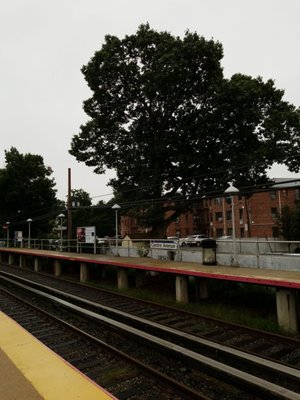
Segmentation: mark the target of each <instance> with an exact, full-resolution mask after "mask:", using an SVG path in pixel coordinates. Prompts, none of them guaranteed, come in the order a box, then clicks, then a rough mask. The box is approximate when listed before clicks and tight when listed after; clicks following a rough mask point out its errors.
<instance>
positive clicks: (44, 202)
mask: <svg viewBox="0 0 300 400" xmlns="http://www.w3.org/2000/svg"><path fill="white" fill-rule="evenodd" d="M51 175H52V170H51V168H50V167H47V166H45V164H44V160H43V157H41V156H40V155H35V154H30V153H27V154H21V153H19V151H18V150H17V149H16V148H14V147H12V148H11V149H10V150H9V151H5V167H4V168H3V169H1V170H0V193H1V196H0V218H1V223H2V224H3V223H5V222H6V221H9V222H10V223H11V226H12V228H13V229H15V230H24V232H27V229H28V223H27V222H26V221H27V219H28V218H31V219H32V220H33V222H32V224H31V225H32V226H31V229H32V236H35V237H36V236H38V235H41V234H45V233H46V232H47V231H50V229H51V227H50V226H49V224H48V221H49V219H50V218H51V216H52V215H53V213H54V214H55V212H56V211H57V210H59V209H60V205H59V203H58V201H57V199H56V190H55V189H54V187H55V182H54V179H53V178H51Z"/></svg>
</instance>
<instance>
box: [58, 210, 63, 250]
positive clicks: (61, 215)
mask: <svg viewBox="0 0 300 400" xmlns="http://www.w3.org/2000/svg"><path fill="white" fill-rule="evenodd" d="M64 217H65V216H64V214H59V215H58V216H57V218H59V220H60V251H62V247H63V246H62V244H63V243H62V239H63V236H62V231H63V226H62V220H63V218H64Z"/></svg>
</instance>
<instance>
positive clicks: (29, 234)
mask: <svg viewBox="0 0 300 400" xmlns="http://www.w3.org/2000/svg"><path fill="white" fill-rule="evenodd" d="M27 222H28V248H29V249H30V239H31V238H30V236H31V232H30V225H31V222H32V219H31V218H28V220H27ZM33 247H34V246H33Z"/></svg>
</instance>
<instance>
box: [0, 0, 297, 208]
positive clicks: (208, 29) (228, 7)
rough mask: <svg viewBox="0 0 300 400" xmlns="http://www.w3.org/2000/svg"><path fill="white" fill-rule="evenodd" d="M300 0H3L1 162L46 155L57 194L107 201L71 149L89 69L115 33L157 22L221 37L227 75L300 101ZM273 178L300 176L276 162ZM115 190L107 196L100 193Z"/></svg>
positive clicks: (178, 31) (101, 183)
mask: <svg viewBox="0 0 300 400" xmlns="http://www.w3.org/2000/svg"><path fill="white" fill-rule="evenodd" d="M299 17H300V1H299V0H285V1H282V0H252V1H246V0H151V1H149V0H147V1H146V0H127V1H124V0H51V1H50V0H1V8H0V110H1V111H0V126H1V141H0V168H2V167H3V166H4V150H9V149H10V148H11V147H12V146H14V147H16V148H17V149H18V151H19V152H21V153H33V154H39V155H41V156H42V157H43V158H44V161H45V164H46V165H50V166H51V167H52V169H53V170H54V178H55V181H56V184H57V190H58V198H60V199H62V200H65V198H66V195H67V171H68V168H71V169H72V187H73V188H74V189H83V190H85V191H87V192H88V193H89V194H90V196H91V197H93V198H94V202H96V201H98V200H100V199H103V200H105V201H106V200H108V199H109V196H107V195H108V194H109V193H111V189H110V188H109V187H107V186H106V183H107V180H108V177H110V176H113V173H112V172H110V173H107V175H106V176H103V175H100V176H99V175H96V174H94V173H93V171H92V168H88V167H86V166H85V165H84V164H82V163H80V164H79V163H77V161H76V160H75V158H74V157H72V156H70V155H69V154H68V150H69V147H70V143H71V138H72V136H73V135H74V134H77V133H78V132H79V127H80V125H81V124H83V123H85V121H86V120H87V116H86V115H85V114H84V112H83V111H82V102H83V100H85V99H86V98H88V97H89V96H90V92H89V89H88V88H87V85H86V83H85V80H84V78H83V75H82V74H81V72H80V69H81V67H82V65H84V64H86V63H87V62H88V60H89V59H90V58H91V57H92V56H93V54H94V52H95V51H96V50H98V49H100V48H101V46H102V43H103V41H104V36H105V35H106V34H112V35H116V36H118V37H120V38H122V37H124V36H125V35H126V34H132V33H135V32H136V30H137V28H138V26H139V25H140V24H142V23H146V22H149V24H150V26H151V27H152V28H153V29H156V30H159V31H160V30H166V31H169V32H170V33H172V34H173V35H176V36H183V35H184V32H185V31H186V30H187V29H189V30H190V31H196V32H197V33H198V34H199V35H202V36H204V37H205V38H206V39H210V38H213V39H214V40H218V41H220V42H221V43H222V45H223V48H224V58H223V61H222V66H223V68H224V74H225V76H226V77H230V76H231V75H232V74H234V73H236V72H240V73H243V74H248V75H251V76H253V77H257V76H258V75H260V76H262V77H263V78H264V79H269V78H272V79H274V80H275V85H276V87H277V88H279V89H284V90H285V100H287V101H289V102H291V103H293V104H294V105H295V106H297V107H299V106H300V90H299V89H300V88H299V83H300V80H299V74H300V54H299V39H300V23H299ZM271 176H281V177H289V176H297V177H300V174H298V175H294V174H290V173H288V172H287V171H286V169H285V168H282V167H275V168H273V169H272V171H271ZM102 195H106V196H105V197H98V196H102Z"/></svg>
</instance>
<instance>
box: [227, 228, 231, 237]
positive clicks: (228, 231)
mask: <svg viewBox="0 0 300 400" xmlns="http://www.w3.org/2000/svg"><path fill="white" fill-rule="evenodd" d="M227 235H228V236H232V228H228V229H227Z"/></svg>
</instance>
